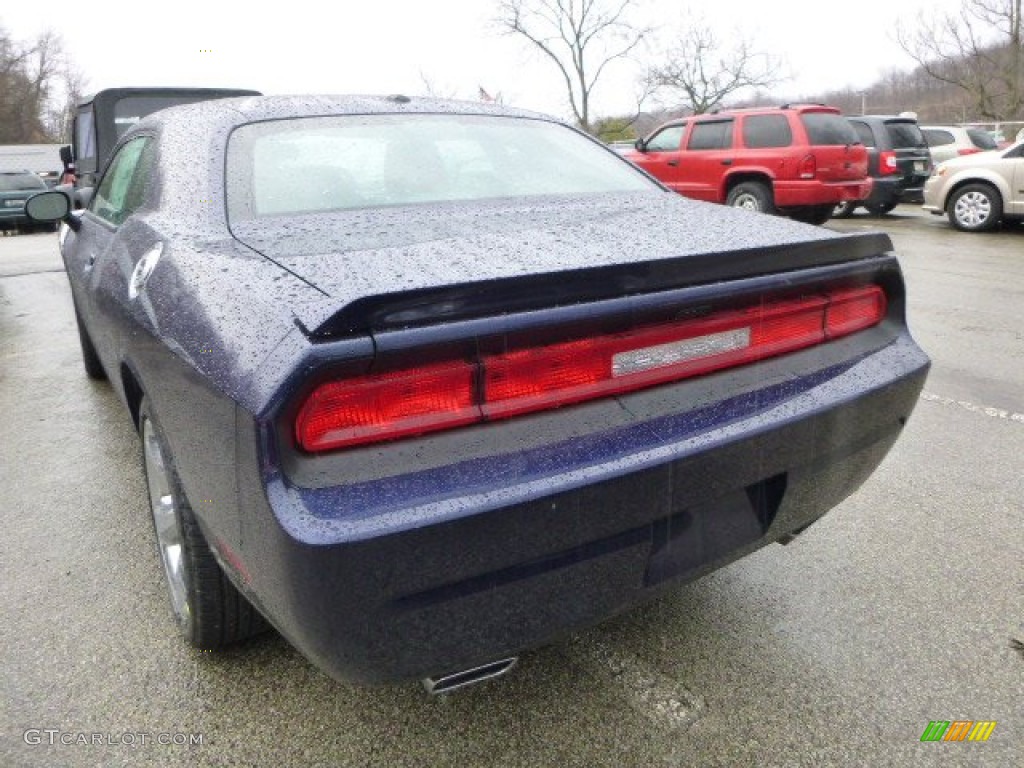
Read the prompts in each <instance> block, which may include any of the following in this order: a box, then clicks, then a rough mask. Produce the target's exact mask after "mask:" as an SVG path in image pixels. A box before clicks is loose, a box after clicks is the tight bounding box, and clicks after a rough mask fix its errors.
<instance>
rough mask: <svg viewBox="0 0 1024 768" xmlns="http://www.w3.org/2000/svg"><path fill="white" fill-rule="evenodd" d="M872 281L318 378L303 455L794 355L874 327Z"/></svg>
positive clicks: (302, 413)
mask: <svg viewBox="0 0 1024 768" xmlns="http://www.w3.org/2000/svg"><path fill="white" fill-rule="evenodd" d="M885 311H886V301H885V294H884V293H883V291H882V289H881V288H879V287H878V286H874V285H872V286H867V287H863V288H855V289H852V290H843V291H833V292H831V293H828V294H824V295H815V296H811V297H808V298H802V299H795V300H789V301H777V302H770V303H765V304H759V305H756V306H752V307H748V308H745V309H739V310H727V311H722V312H715V313H713V314H711V315H708V316H706V317H702V318H699V319H695V320H683V321H679V322H672V323H663V324H660V325H653V326H646V327H642V328H637V329H633V330H629V331H624V332H621V333H614V334H607V335H602V336H596V337H590V338H584V339H577V340H574V341H566V342H559V343H555V344H548V345H545V346H538V347H527V348H523V349H515V350H511V351H508V352H503V353H500V354H484V355H481V356H480V357H479V358H478V359H477V360H475V361H465V360H457V361H451V362H447V363H440V364H431V365H426V366H421V367H418V368H413V369H409V370H402V371H393V372H388V373H378V374H370V375H366V376H359V377H355V378H350V379H343V380H338V381H329V382H326V383H324V384H321V385H320V386H318V387H317V388H316V389H314V390H313V392H312V393H311V394H310V395H309V396H308V397H307V398H306V401H305V402H304V403H303V405H302V407H301V409H300V410H299V414H298V417H297V418H296V421H295V436H296V440H297V442H298V445H299V446H300V447H301V448H302V449H304V450H306V451H310V452H316V451H326V450H330V449H334V448H344V447H348V446H353V445H362V444H366V443H374V442H379V441H382V440H394V439H397V438H401V437H408V436H412V435H420V434H425V433H428V432H435V431H437V430H441V429H450V428H453V427H458V426H463V425H466V424H473V423H479V422H484V421H490V420H494V419H502V418H508V417H511V416H516V415H519V414H523V413H529V412H532V411H540V410H545V409H548V408H557V407H559V406H562V405H567V404H569V403H576V402H580V401H583V400H590V399H593V398H597V397H606V396H609V395H616V394H622V393H624V392H630V391H633V390H637V389H642V388H645V387H650V386H654V385H657V384H663V383H666V382H670V381H678V380H681V379H686V378H691V377H693V376H700V375H703V374H706V373H711V372H712V371H717V370H721V369H723V368H731V367H735V366H739V365H744V364H746V363H751V362H754V361H756V360H763V359H765V358H768V357H774V356H776V355H781V354H784V353H786V352H792V351H795V350H798V349H803V348H804V347H809V346H812V345H814V344H820V343H822V342H824V341H827V340H829V339H834V338H838V337H840V336H845V335H847V334H850V333H854V332H855V331H859V330H862V329H864V328H869V327H871V326H873V325H877V324H878V323H879V322H881V320H882V318H883V317H884V316H885Z"/></svg>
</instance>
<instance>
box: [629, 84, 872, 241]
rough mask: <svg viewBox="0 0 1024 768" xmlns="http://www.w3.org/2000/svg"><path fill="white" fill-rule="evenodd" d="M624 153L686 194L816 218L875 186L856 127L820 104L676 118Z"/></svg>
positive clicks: (822, 219) (803, 218)
mask: <svg viewBox="0 0 1024 768" xmlns="http://www.w3.org/2000/svg"><path fill="white" fill-rule="evenodd" d="M624 156H625V157H626V158H627V159H629V160H631V161H632V162H633V163H635V164H636V165H638V166H640V167H641V168H643V169H644V170H645V171H647V172H648V173H650V174H651V175H652V176H654V177H655V178H656V179H658V180H659V181H661V182H662V183H663V184H665V185H666V186H668V187H669V188H671V189H673V190H675V191H676V192H678V193H679V194H681V195H686V196H687V197H694V198H697V199H698V200H709V201H711V202H714V203H727V204H728V205H732V206H736V207H739V208H748V209H751V210H756V211H762V212H764V213H783V214H785V215H787V216H790V217H792V218H794V219H797V220H799V221H806V222H808V223H811V224H822V223H824V222H825V221H827V220H828V218H829V217H830V216H831V215H832V209H833V208H834V207H835V205H836V204H837V203H841V202H843V201H845V200H861V199H863V198H865V197H867V196H868V194H869V193H870V189H871V186H870V184H871V182H870V180H869V179H867V178H866V175H867V166H868V163H867V153H866V151H865V150H864V147H863V146H861V144H860V142H859V141H858V139H857V134H856V133H855V132H854V130H853V129H852V128H851V127H850V124H849V123H848V122H846V120H845V119H844V118H843V117H842V115H841V114H840V113H839V110H838V109H835V108H834V107H826V106H824V105H821V104H799V105H789V104H787V105H785V106H782V107H759V108H755V109H738V110H730V111H720V112H715V113H712V114H707V115H695V116H693V117H686V118H681V119H678V120H672V121H670V122H668V123H665V124H664V125H662V126H660V127H659V128H657V129H656V130H655V131H654V133H652V134H651V135H650V136H648V137H647V138H646V139H640V140H639V141H637V143H636V151H635V152H629V153H626V154H625V155H624Z"/></svg>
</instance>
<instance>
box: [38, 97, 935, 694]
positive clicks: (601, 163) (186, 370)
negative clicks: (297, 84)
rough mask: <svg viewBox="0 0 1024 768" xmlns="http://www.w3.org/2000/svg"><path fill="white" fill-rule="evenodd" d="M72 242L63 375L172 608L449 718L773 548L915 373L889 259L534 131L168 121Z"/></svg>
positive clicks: (130, 154) (123, 163) (415, 111)
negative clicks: (469, 689)
mask: <svg viewBox="0 0 1024 768" xmlns="http://www.w3.org/2000/svg"><path fill="white" fill-rule="evenodd" d="M84 197H85V198H86V202H87V205H86V207H85V209H84V210H81V211H74V212H72V211H70V210H69V208H70V203H69V200H68V198H67V197H66V196H65V195H64V194H63V193H62V192H60V191H53V192H45V193H41V194H39V195H37V196H36V197H34V198H32V199H31V200H30V202H29V204H28V210H29V213H30V215H32V216H33V217H35V218H36V220H38V221H55V220H58V219H62V220H63V221H64V222H65V226H63V227H62V228H61V235H60V241H61V248H62V253H63V258H64V263H65V265H66V268H67V274H68V277H69V279H70V283H71V296H72V299H73V302H74V310H75V313H76V316H77V319H78V327H79V333H80V337H81V345H82V353H83V358H84V363H85V370H86V372H87V374H88V375H89V376H92V377H94V378H107V379H109V380H110V383H111V385H112V386H113V388H114V390H115V391H116V392H117V394H118V395H119V396H120V397H121V399H123V400H124V402H125V404H126V405H127V409H128V411H129V412H130V414H131V418H132V419H133V420H134V423H135V425H136V427H137V428H138V430H139V433H140V436H141V442H142V458H143V465H144V467H145V473H146V480H147V485H148V490H149V494H148V495H149V508H150V510H151V513H152V517H153V522H154V529H155V533H156V542H157V545H158V550H159V553H160V556H161V558H162V561H163V566H164V570H165V572H166V576H167V584H168V588H169V593H170V598H171V605H172V608H173V611H174V615H175V617H176V619H177V623H178V625H179V626H180V628H181V630H182V632H183V633H184V635H185V637H186V638H187V639H188V640H189V641H190V642H192V643H194V644H195V645H196V646H198V647H201V648H218V647H221V646H224V645H226V644H230V643H235V642H238V641H240V640H242V639H244V638H246V637H248V636H250V635H252V634H253V633H255V632H257V631H260V630H262V629H265V628H266V626H267V624H268V623H269V625H272V626H273V627H275V628H276V629H277V630H278V631H280V632H281V634H283V635H284V636H285V637H286V638H288V640H289V641H290V642H292V643H293V644H294V645H295V646H296V647H297V648H298V649H299V650H301V652H302V653H303V654H305V655H306V656H307V657H308V658H310V659H311V660H312V661H313V662H315V663H316V664H317V665H319V666H320V667H321V668H322V669H324V670H326V671H327V672H328V673H330V674H331V675H333V676H335V677H337V678H339V679H343V680H352V681H362V682H381V681H391V680H403V679H416V678H419V679H424V680H426V681H427V683H428V687H430V688H432V689H433V690H435V691H446V690H451V689H453V688H456V687H459V686H461V685H465V684H469V683H472V682H476V681H479V680H481V679H486V678H488V677H493V676H496V675H498V674H501V673H502V672H504V671H505V670H507V669H508V668H509V667H510V666H511V664H512V663H513V662H514V659H515V657H516V655H517V654H519V653H521V652H523V651H525V650H527V649H530V648H534V647H536V646H538V645H541V644H544V643H548V642H551V641H553V640H555V639H557V638H559V637H561V636H564V635H565V634H567V633H569V632H570V631H572V630H574V629H577V628H580V627H585V626H587V625H591V624H594V623H596V622H599V621H601V620H602V619H606V618H608V617H610V616H612V615H614V614H617V613H619V612H621V611H623V610H625V609H628V608H630V607H631V606H634V605H636V604H638V603H640V602H642V601H645V600H648V599H650V598H652V597H654V596H657V595H659V594H663V593H664V591H665V590H666V589H670V588H671V587H672V586H673V585H676V584H679V583H681V582H684V581H687V580H692V579H694V578H697V577H699V576H700V575H702V574H705V573H707V572H709V571H711V570H713V569H715V568H718V567H721V566H722V565H723V564H725V563H728V562H730V561H732V560H735V559H736V558H738V557H741V556H743V555H745V554H747V553H750V552H752V551H753V550H755V549H757V548H759V547H762V546H764V545H766V544H768V543H771V542H776V541H780V540H781V541H787V540H789V539H790V538H791V537H792V536H793V535H795V534H796V533H799V532H800V531H801V530H803V529H804V528H806V527H807V526H808V525H810V524H811V523H812V522H814V521H815V520H816V519H818V518H819V517H820V516H821V515H823V514H824V513H825V512H826V511H828V510H829V509H830V508H831V507H833V506H834V505H836V504H837V503H839V502H840V501H841V500H843V499H844V498H845V497H846V496H848V495H849V494H850V493H852V492H854V491H855V490H856V489H857V488H858V486H859V485H860V484H861V483H862V482H863V481H864V480H865V479H866V478H867V477H868V476H869V475H870V474H871V472H872V471H873V469H874V468H875V467H876V466H877V465H878V463H879V462H880V461H881V460H882V459H883V457H884V456H885V454H886V452H887V451H888V450H889V448H890V447H891V446H892V444H893V442H894V441H895V440H896V438H897V436H898V435H899V433H900V430H901V429H902V427H903V426H904V424H905V423H906V421H907V418H908V417H909V416H910V413H911V411H912V410H913V408H914V405H915V402H916V401H917V398H918V394H919V392H920V390H921V388H922V386H923V383H924V380H925V375H926V373H927V370H928V366H929V361H928V358H927V357H926V355H925V354H924V353H923V352H922V351H921V349H920V348H918V346H917V345H916V344H915V343H914V341H913V340H912V338H911V336H910V334H909V332H908V330H907V326H906V322H905V317H904V315H905V309H906V295H905V288H904V283H903V278H902V275H901V271H900V267H899V264H898V262H897V259H896V256H895V255H894V254H893V252H892V244H891V242H890V241H889V239H888V237H886V236H885V235H882V234H861V235H839V234H835V233H833V232H829V231H827V230H824V229H820V228H816V227H811V226H808V225H803V224H798V223H796V222H791V221H787V220H783V219H778V218H773V217H769V216H765V215H762V214H757V213H752V212H749V211H743V210H738V209H731V208H726V207H721V206H716V205H711V204H706V203H699V202H694V201H689V200H686V199H684V198H681V197H679V196H678V195H676V194H674V193H672V192H670V191H668V190H667V189H665V188H664V187H662V186H661V185H660V184H658V183H657V182H656V181H654V180H652V179H651V178H650V177H648V176H647V175H645V174H644V173H643V172H642V171H640V170H638V169H636V168H635V167H633V166H632V165H630V164H629V163H628V162H627V161H626V160H624V159H622V158H620V157H619V156H617V155H616V154H615V153H613V152H612V151H610V150H608V149H607V148H605V147H604V146H602V145H600V144H599V143H597V142H595V141H594V140H593V139H591V138H589V137H588V136H586V135H585V134H583V133H581V132H579V131H577V130H575V129H574V128H571V127H569V126H566V125H564V124H562V123H560V122H558V121H556V120H553V119H551V118H547V117H544V116H542V115H537V114H534V113H529V112H524V111H518V110H512V109H507V108H502V107H494V106H489V105H481V104H470V103H457V102H448V101H437V100H426V99H410V98H407V97H404V96H393V97H379V98H378V97H304V98H300V97H248V98H237V99H224V100H218V101H211V102H206V103H200V104H194V105H189V106H183V107H174V108H171V109H168V110H164V111H161V112H158V113H156V114H154V115H152V116H150V117H148V118H145V119H144V120H142V121H141V122H139V123H138V124H137V125H136V126H134V127H133V128H132V129H131V130H130V131H128V132H127V133H126V134H125V135H124V136H123V137H122V139H121V140H120V142H119V144H118V146H117V148H116V150H115V152H114V154H113V156H112V159H111V162H110V164H109V166H108V167H107V170H106V172H105V173H104V175H103V176H102V178H101V180H100V181H99V183H98V186H97V187H96V188H95V189H94V190H85V191H84Z"/></svg>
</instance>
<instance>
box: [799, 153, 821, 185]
mask: <svg viewBox="0 0 1024 768" xmlns="http://www.w3.org/2000/svg"><path fill="white" fill-rule="evenodd" d="M797 172H798V173H799V174H800V178H801V179H813V178H814V176H815V174H816V173H817V172H818V160H817V158H816V157H815V156H814V155H804V157H803V159H802V160H801V161H800V167H799V168H798V169H797Z"/></svg>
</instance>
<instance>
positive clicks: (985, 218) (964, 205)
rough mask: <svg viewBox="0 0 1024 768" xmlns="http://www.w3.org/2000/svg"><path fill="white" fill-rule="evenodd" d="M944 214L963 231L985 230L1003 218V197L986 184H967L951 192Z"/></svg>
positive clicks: (993, 226) (991, 227)
mask: <svg viewBox="0 0 1024 768" xmlns="http://www.w3.org/2000/svg"><path fill="white" fill-rule="evenodd" d="M946 215H947V216H948V217H949V223H950V224H952V225H953V226H954V227H956V228H957V229H959V230H961V231H963V232H987V231H988V230H990V229H994V228H995V226H996V225H997V224H998V223H999V220H1000V219H1001V218H1003V199H1002V197H1000V195H999V192H997V191H996V189H995V188H994V187H992V186H990V185H988V184H967V185H965V186H963V187H960V189H958V190H957V191H956V192H955V193H953V196H952V197H951V198H950V199H949V202H948V203H947V204H946Z"/></svg>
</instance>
